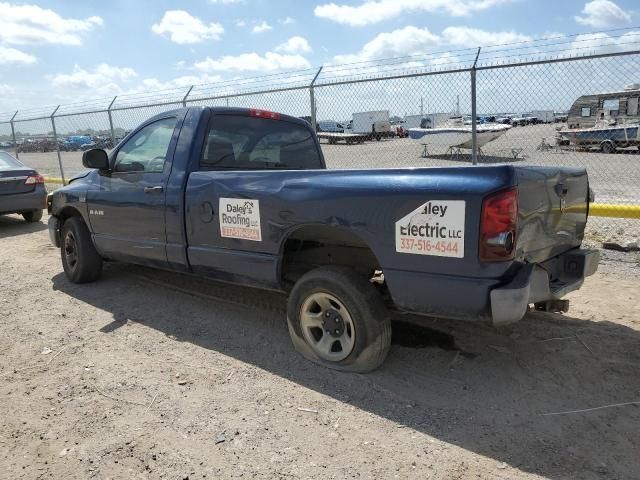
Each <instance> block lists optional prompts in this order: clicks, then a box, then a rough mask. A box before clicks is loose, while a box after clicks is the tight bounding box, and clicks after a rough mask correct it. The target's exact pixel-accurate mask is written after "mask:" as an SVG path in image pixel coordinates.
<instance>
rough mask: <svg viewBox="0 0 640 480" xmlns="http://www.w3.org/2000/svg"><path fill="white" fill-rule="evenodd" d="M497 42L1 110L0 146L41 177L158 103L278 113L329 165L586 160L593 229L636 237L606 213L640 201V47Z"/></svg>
mask: <svg viewBox="0 0 640 480" xmlns="http://www.w3.org/2000/svg"><path fill="white" fill-rule="evenodd" d="M625 35H628V34H625ZM552 45H553V44H552ZM590 46H591V47H593V45H590ZM521 48H522V47H517V48H516V49H521ZM527 48H532V46H527ZM511 49H512V50H513V49H514V47H511ZM503 50H504V49H503ZM503 50H500V49H499V48H495V47H494V48H493V50H492V48H491V47H489V48H488V49H487V53H485V54H484V57H483V55H482V54H480V56H478V54H479V53H480V51H479V49H478V51H476V50H475V49H466V50H464V51H459V52H444V53H441V54H440V55H438V56H433V57H432V58H429V59H426V58H424V57H423V58H420V59H419V61H417V60H416V59H415V58H409V57H404V58H401V59H388V60H386V61H384V62H375V63H374V62H366V61H365V62H360V63H353V64H349V65H328V66H325V67H323V68H320V69H318V70H316V69H309V70H301V71H297V72H288V73H285V74H274V75H269V76H262V77H257V78H248V79H236V80H232V81H226V82H219V83H216V84H210V85H196V86H185V87H181V88H175V89H171V90H166V91H162V92H153V93H144V94H130V95H123V96H118V97H115V98H110V99H102V100H97V101H93V102H84V103H77V104H70V105H61V106H53V107H50V108H48V107H47V108H40V109H35V110H33V109H32V110H18V111H14V112H9V113H3V114H0V148H3V149H5V150H8V151H11V152H13V153H14V154H16V155H17V156H19V157H20V158H21V159H23V160H24V162H25V163H27V164H29V165H30V166H32V167H34V168H36V169H38V170H39V171H40V172H41V173H42V174H43V175H45V176H47V177H59V178H65V179H68V178H69V177H70V176H71V175H73V174H75V173H78V172H79V171H81V170H83V167H82V164H81V156H82V151H83V150H85V149H87V148H90V147H100V148H105V149H107V150H109V149H111V148H113V147H114V145H116V144H117V143H118V142H119V141H120V140H121V139H122V138H123V137H124V136H125V135H126V134H127V133H128V132H129V131H131V130H132V129H133V128H135V127H136V126H137V125H138V124H139V123H141V122H142V121H144V120H145V119H147V118H149V117H151V116H153V115H155V114H157V113H160V112H162V111H165V110H170V109H173V108H180V107H183V106H193V105H202V106H229V107H250V108H260V109H265V110H275V111H278V112H282V113H286V114H289V115H293V116H296V117H301V118H305V119H306V120H308V121H309V122H310V123H312V125H314V126H315V128H316V130H317V131H318V134H319V136H320V138H321V145H322V149H323V152H324V155H325V158H326V161H327V165H328V167H329V168H364V169H370V168H398V167H427V166H466V165H472V164H478V165H484V164H495V163H511V164H514V165H527V164H529V165H547V166H567V167H569V166H574V167H585V168H587V170H588V172H589V178H590V182H591V187H592V188H593V190H594V191H595V192H596V199H597V202H598V203H603V204H612V205H615V206H616V207H615V208H613V207H612V208H613V210H611V209H610V211H612V212H613V215H614V217H606V218H605V217H594V218H592V219H591V221H590V230H589V235H590V238H591V239H592V240H594V241H603V240H615V241H624V240H631V239H635V238H638V236H640V226H639V224H640V221H638V220H635V219H629V218H616V217H629V216H632V215H628V214H627V213H628V212H627V210H629V211H633V210H634V207H637V206H639V205H640V188H638V185H640V152H639V146H640V130H639V127H638V124H639V122H640V112H639V98H640V84H637V83H636V82H639V81H640V74H639V73H638V72H640V51H638V50H635V51H620V49H619V48H617V49H612V51H609V52H607V53H598V54H590V55H583V56H561V57H560V58H557V57H556V58H545V59H542V60H537V59H536V60H523V59H522V55H518V57H517V58H515V59H510V58H509V55H506V54H505V52H504V51H503ZM574 53H575V46H574ZM547 56H548V55H547ZM474 77H475V79H474ZM474 111H475V112H476V115H475V116H474V115H472V112H474ZM496 126H498V127H496ZM474 131H475V132H474ZM52 188H55V187H52ZM616 212H617V213H616Z"/></svg>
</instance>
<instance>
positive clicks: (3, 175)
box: [0, 152, 47, 222]
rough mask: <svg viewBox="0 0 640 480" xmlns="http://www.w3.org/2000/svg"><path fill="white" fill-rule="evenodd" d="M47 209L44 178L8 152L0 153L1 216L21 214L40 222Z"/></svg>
mask: <svg viewBox="0 0 640 480" xmlns="http://www.w3.org/2000/svg"><path fill="white" fill-rule="evenodd" d="M46 207H47V190H46V189H45V187H44V177H43V176H42V175H40V174H39V173H38V172H36V171H35V170H34V169H32V168H29V167H27V166H25V165H23V164H22V163H21V162H20V161H19V160H17V159H16V158H14V157H13V156H11V155H10V154H9V153H7V152H0V215H4V214H7V213H19V214H21V215H22V216H23V217H24V219H25V220H26V221H27V222H39V221H40V220H41V219H42V210H43V209H44V208H46Z"/></svg>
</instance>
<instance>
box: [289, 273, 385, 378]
mask: <svg viewBox="0 0 640 480" xmlns="http://www.w3.org/2000/svg"><path fill="white" fill-rule="evenodd" d="M316 294H320V295H323V294H328V295H329V296H332V297H334V298H335V299H337V300H339V302H340V303H341V304H342V306H344V307H345V308H346V311H347V315H348V317H349V322H350V323H351V324H352V325H353V330H354V332H355V333H353V335H354V337H355V338H354V340H353V346H352V349H351V350H350V352H349V353H348V356H346V358H343V359H339V360H336V361H333V360H327V359H326V358H322V357H321V356H320V355H319V354H318V353H317V351H316V349H315V347H314V346H312V344H311V343H310V342H309V341H308V340H307V338H306V335H308V333H307V334H305V333H304V332H303V326H302V323H301V319H302V316H303V307H304V306H305V305H306V304H307V302H308V301H309V300H310V298H311V297H312V295H316ZM339 311H340V310H339ZM324 312H325V310H320V317H323V315H324ZM334 312H335V311H334ZM287 324H288V327H289V334H290V335H291V340H292V342H293V345H294V347H295V349H296V350H297V351H298V352H299V353H300V354H301V355H302V356H303V357H305V358H307V359H308V360H311V361H312V362H314V363H317V364H319V365H322V366H325V367H328V368H331V369H334V370H340V371H343V372H359V373H364V372H370V371H372V370H375V369H376V368H378V367H379V366H380V365H381V364H382V363H383V362H384V359H385V358H386V357H387V354H388V353H389V347H390V345H391V320H390V315H389V311H388V310H387V308H386V306H385V305H384V302H383V300H382V296H381V295H380V293H379V292H378V291H377V290H376V288H375V287H374V286H373V285H372V284H371V283H370V282H369V281H368V279H367V278H365V277H364V276H362V275H359V274H357V273H356V272H354V271H353V270H351V269H349V268H346V267H335V266H329V267H320V268H316V269H314V270H311V271H310V272H308V273H306V274H305V275H303V276H302V277H301V278H300V279H299V280H298V282H297V283H296V284H295V286H294V287H293V290H292V291H291V295H290V296H289V303H288V305H287ZM323 325H324V322H323ZM322 328H324V327H322ZM322 328H319V329H320V333H321V334H322V336H321V338H324V335H327V337H328V338H329V340H330V341H332V340H333V339H332V338H331V337H330V336H329V334H327V333H325V332H323V331H322ZM327 331H328V330H327ZM318 343H320V341H318Z"/></svg>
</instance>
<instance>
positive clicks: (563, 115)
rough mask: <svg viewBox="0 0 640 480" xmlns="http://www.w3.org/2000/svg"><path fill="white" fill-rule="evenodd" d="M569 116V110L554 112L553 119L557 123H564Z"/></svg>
mask: <svg viewBox="0 0 640 480" xmlns="http://www.w3.org/2000/svg"><path fill="white" fill-rule="evenodd" d="M568 116H569V114H568V113H567V112H553V121H554V122H555V123H563V122H566V121H567V118H568Z"/></svg>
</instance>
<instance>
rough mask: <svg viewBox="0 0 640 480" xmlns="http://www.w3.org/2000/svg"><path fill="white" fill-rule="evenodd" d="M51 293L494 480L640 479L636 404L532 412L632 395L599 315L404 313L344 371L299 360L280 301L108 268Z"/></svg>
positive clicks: (630, 363) (633, 343)
mask: <svg viewBox="0 0 640 480" xmlns="http://www.w3.org/2000/svg"><path fill="white" fill-rule="evenodd" d="M53 288H54V289H55V290H59V291H62V292H64V293H66V294H68V295H70V296H72V297H74V298H76V299H78V300H81V301H83V302H86V303H89V304H91V305H94V306H95V307H97V308H99V309H102V310H105V311H108V312H110V313H111V314H112V316H113V321H112V322H111V323H109V324H106V325H104V326H103V327H102V328H101V329H100V332H102V333H103V334H104V335H113V334H117V330H118V329H119V328H120V327H122V326H124V325H125V324H126V323H127V322H129V321H133V322H138V323H140V324H142V325H145V326H147V327H150V328H153V329H156V330H158V331H160V332H163V333H164V334H165V335H167V336H169V337H170V338H172V339H175V341H176V342H190V343H192V344H194V345H197V346H199V347H202V348H204V349H208V350H211V351H215V352H219V353H222V354H224V355H227V356H230V357H234V358H236V359H238V360H240V361H242V362H246V363H248V364H251V365H254V366H257V367H259V368H261V369H264V370H267V371H269V372H271V373H273V374H276V375H278V376H281V377H283V378H286V379H287V380H290V381H292V382H295V383H297V384H299V385H302V386H304V387H307V388H310V389H313V390H316V391H318V392H320V393H322V394H325V395H328V396H330V397H332V398H335V399H337V400H339V401H342V402H346V403H348V404H351V405H353V406H355V407H357V408H359V409H362V410H365V411H368V412H371V413H373V414H375V415H377V416H380V417H384V418H386V419H389V420H390V421H392V422H395V423H396V424H397V425H398V426H403V427H404V428H411V429H415V430H416V431H418V432H423V433H425V434H428V435H429V436H431V437H434V438H437V439H439V440H442V441H444V442H447V443H449V444H453V445H457V446H459V447H461V448H464V449H466V450H469V451H472V452H475V453H477V454H480V455H483V456H485V457H488V458H492V459H495V461H496V468H501V469H502V470H496V477H498V476H499V477H500V478H509V477H510V475H509V471H508V470H505V469H507V468H516V469H519V470H521V471H524V472H530V473H535V474H538V475H543V476H545V477H548V478H553V479H564V478H635V477H636V476H637V473H638V471H640V470H639V469H640V459H639V458H638V455H637V452H638V447H639V446H640V408H637V407H636V406H624V407H617V408H606V409H601V410H595V411H591V412H585V413H567V414H562V415H544V414H546V413H555V412H563V411H568V410H577V409H584V408H589V407H598V406H603V405H609V404H615V403H622V402H630V401H636V400H640V398H639V397H638V395H639V394H638V392H640V375H638V367H639V366H640V332H638V331H636V330H634V329H631V328H628V327H625V326H623V325H620V324H616V323H613V322H609V321H607V320H606V319H607V317H606V312H603V315H602V317H599V318H595V319H594V320H593V321H592V320H583V319H578V318H572V317H571V316H568V315H565V316H560V315H551V314H545V313H532V314H529V315H528V316H527V317H526V318H525V319H524V320H523V321H521V322H519V323H518V324H516V325H514V326H512V327H509V328H505V329H502V330H500V331H498V330H495V329H492V328H489V327H485V326H481V325H476V324H473V323H460V322H458V323H456V322H446V321H438V320H434V319H426V318H421V319H419V320H417V319H416V318H414V317H407V316H402V318H400V319H399V320H401V322H400V323H395V325H394V329H395V332H394V345H393V346H392V349H391V353H390V355H389V357H388V359H387V361H386V363H385V364H384V365H383V366H382V368H380V369H379V370H378V371H376V372H373V373H371V374H367V375H356V374H343V373H336V372H334V371H331V370H327V369H324V368H321V367H318V366H315V365H313V364H311V363H309V362H307V361H303V360H301V359H300V357H299V356H298V355H297V354H296V353H295V351H294V350H293V348H292V346H291V343H290V341H289V336H288V333H287V330H286V328H285V324H284V318H285V316H284V312H285V305H286V299H285V298H284V297H283V296H282V295H279V294H275V293H269V292H263V291H258V290H253V289H249V288H244V287H236V286H230V285H224V284H219V283H217V282H212V281H206V280H202V279H200V278H195V277H190V276H187V275H181V274H176V273H170V272H161V271H156V270H151V269H146V268H143V267H133V266H126V265H120V264H110V265H107V267H106V268H105V273H104V276H103V278H102V280H101V281H99V282H97V283H95V284H91V285H73V284H70V283H69V282H68V281H67V280H66V278H65V277H64V275H63V274H58V275H56V276H55V277H54V278H53ZM114 341H117V340H116V339H114ZM248 401H249V400H248ZM416 441H420V440H416ZM432 445H433V444H429V443H428V442H426V441H425V450H424V451H425V453H427V454H428V453H429V449H430V448H433V447H432ZM505 464H506V465H505ZM513 473H515V472H513Z"/></svg>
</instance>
